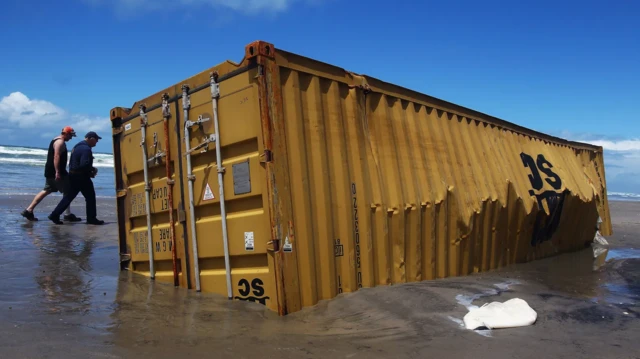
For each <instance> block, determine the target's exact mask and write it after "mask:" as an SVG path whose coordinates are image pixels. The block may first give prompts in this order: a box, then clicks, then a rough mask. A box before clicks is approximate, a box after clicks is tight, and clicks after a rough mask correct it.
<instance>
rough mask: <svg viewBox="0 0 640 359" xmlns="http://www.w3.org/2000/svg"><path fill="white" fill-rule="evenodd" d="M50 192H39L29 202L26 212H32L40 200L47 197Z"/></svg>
mask: <svg viewBox="0 0 640 359" xmlns="http://www.w3.org/2000/svg"><path fill="white" fill-rule="evenodd" d="M50 193H51V192H49V191H45V190H42V191H40V193H38V194H37V195H36V196H35V197H34V198H33V201H32V202H31V204H30V205H29V207H27V211H29V212H33V210H34V209H35V208H36V206H37V205H38V204H40V202H42V200H43V199H44V198H45V197H46V196H48V195H49V194H50Z"/></svg>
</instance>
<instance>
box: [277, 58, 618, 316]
mask: <svg viewBox="0 0 640 359" xmlns="http://www.w3.org/2000/svg"><path fill="white" fill-rule="evenodd" d="M280 55H281V58H279V62H280V63H281V64H282V67H281V71H280V82H281V86H282V98H283V99H282V101H283V112H284V121H285V128H286V137H287V138H286V141H287V147H288V148H287V151H288V155H289V158H288V159H289V166H290V181H291V196H292V205H293V213H294V221H293V222H294V225H295V230H296V241H297V242H296V243H294V246H295V247H296V248H297V262H298V265H299V272H298V276H299V278H298V280H299V283H300V288H299V291H300V297H301V301H302V303H301V305H302V306H303V307H304V306H309V305H313V304H315V303H316V302H317V301H318V300H322V299H329V298H332V297H334V296H335V295H336V294H339V293H341V292H352V291H355V290H357V289H358V288H359V287H372V286H376V285H387V284H396V283H406V282H413V281H420V280H425V279H434V278H444V277H450V276H458V275H466V274H470V273H474V272H479V271H486V270H490V269H495V268H498V267H502V266H505V265H508V264H512V263H515V262H522V261H528V260H533V259H536V258H541V257H545V256H548V255H552V254H555V253H558V252H562V251H568V250H574V249H578V248H582V247H583V246H584V245H585V243H586V242H590V241H591V240H592V239H593V236H594V233H595V226H596V221H597V218H598V209H600V211H601V213H602V215H603V217H604V216H605V214H606V213H604V212H603V211H604V209H605V208H606V206H604V205H603V203H606V202H603V201H604V200H605V198H604V197H603V196H604V193H605V191H604V188H605V183H604V180H603V179H604V172H603V170H602V168H603V167H602V155H601V153H597V152H596V151H593V150H589V149H579V148H572V147H569V146H568V145H563V144H557V143H553V142H549V141H543V140H541V139H538V138H534V137H530V136H529V135H525V134H521V133H517V132H515V131H512V130H510V129H505V128H503V127H501V126H498V125H495V124H491V123H490V122H488V121H483V119H482V118H472V117H467V116H465V115H464V114H460V113H459V112H458V111H451V110H449V109H447V108H442V107H441V108H438V107H436V106H433V105H431V104H428V103H426V102H425V101H421V100H420V99H419V98H418V97H417V96H414V97H413V100H412V99H411V97H410V96H411V94H409V95H406V94H405V95H404V96H403V95H402V94H400V93H397V92H396V88H394V87H391V86H387V89H385V88H382V87H384V86H385V84H382V83H381V82H376V80H375V79H368V78H363V80H364V81H365V82H364V83H367V82H368V83H369V84H371V85H375V86H380V87H376V88H374V89H373V90H372V91H371V87H373V86H371V87H369V88H367V87H364V88H363V87H357V86H350V82H353V81H351V80H350V79H349V78H348V77H347V76H343V77H340V76H337V75H336V73H337V71H335V69H331V68H328V67H327V65H325V64H320V63H314V62H313V61H312V60H309V59H303V58H300V57H298V56H296V55H293V54H288V53H285V54H283V53H282V52H281V53H280ZM563 191H566V193H565V196H560V195H561V194H562V193H563ZM543 194H546V195H549V196H550V199H549V201H547V200H546V199H541V201H540V204H541V205H542V207H543V208H539V203H538V201H537V199H536V198H537V197H535V196H534V195H543ZM562 198H564V199H562ZM549 203H551V208H550V207H549ZM606 215H607V216H608V214H606ZM554 218H555V219H556V220H555V221H554ZM536 220H538V221H539V222H536ZM554 223H555V224H556V226H554ZM607 223H608V222H607ZM545 224H547V225H546V226H545ZM555 227H557V228H555ZM534 231H536V232H537V233H538V237H536V238H535V239H534V237H533V236H534ZM534 241H541V243H532V242H534Z"/></svg>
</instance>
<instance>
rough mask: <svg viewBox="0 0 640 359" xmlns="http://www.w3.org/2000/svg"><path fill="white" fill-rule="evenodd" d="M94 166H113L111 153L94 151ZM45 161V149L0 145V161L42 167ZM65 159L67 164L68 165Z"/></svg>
mask: <svg viewBox="0 0 640 359" xmlns="http://www.w3.org/2000/svg"><path fill="white" fill-rule="evenodd" d="M93 157H94V160H93V165H94V166H95V167H102V168H113V165H114V164H113V155H110V154H104V153H95V154H94V155H93ZM46 162H47V150H45V149H38V148H27V147H12V146H0V163H7V164H15V165H18V164H20V165H24V166H37V167H43V166H44V165H45V164H46ZM68 164H69V163H68V161H67V166H68Z"/></svg>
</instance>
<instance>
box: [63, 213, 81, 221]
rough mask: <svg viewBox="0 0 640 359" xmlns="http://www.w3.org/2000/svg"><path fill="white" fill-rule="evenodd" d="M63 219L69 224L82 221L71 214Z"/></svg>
mask: <svg viewBox="0 0 640 359" xmlns="http://www.w3.org/2000/svg"><path fill="white" fill-rule="evenodd" d="M63 218H64V220H65V221H69V222H80V221H82V218H80V217H76V215H75V214H73V213H71V214H69V215H65V216H64V217H63Z"/></svg>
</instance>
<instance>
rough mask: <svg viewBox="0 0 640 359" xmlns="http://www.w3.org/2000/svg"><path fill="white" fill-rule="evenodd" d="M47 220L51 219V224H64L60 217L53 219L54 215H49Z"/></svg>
mask: <svg viewBox="0 0 640 359" xmlns="http://www.w3.org/2000/svg"><path fill="white" fill-rule="evenodd" d="M47 218H49V219H50V220H51V222H53V223H55V224H64V223H62V221H61V220H60V217H53V216H52V215H49V216H48V217H47Z"/></svg>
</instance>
